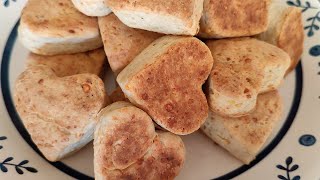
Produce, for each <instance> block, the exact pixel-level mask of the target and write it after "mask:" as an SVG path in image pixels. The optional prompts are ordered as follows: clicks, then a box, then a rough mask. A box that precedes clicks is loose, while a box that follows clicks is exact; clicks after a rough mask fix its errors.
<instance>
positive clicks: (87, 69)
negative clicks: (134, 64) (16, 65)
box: [27, 48, 106, 77]
mask: <svg viewBox="0 0 320 180" xmlns="http://www.w3.org/2000/svg"><path fill="white" fill-rule="evenodd" d="M105 59H106V58H105V54H104V51H103V49H102V48H100V49H97V50H93V51H88V52H85V53H77V54H69V55H55V56H42V55H37V54H33V53H30V54H29V56H28V58H27V66H28V67H30V66H35V65H46V66H49V67H50V68H51V69H53V70H54V72H55V74H56V75H57V76H59V77H63V76H71V75H75V74H83V73H90V74H95V75H98V76H99V75H100V74H102V70H103V66H104V64H105Z"/></svg>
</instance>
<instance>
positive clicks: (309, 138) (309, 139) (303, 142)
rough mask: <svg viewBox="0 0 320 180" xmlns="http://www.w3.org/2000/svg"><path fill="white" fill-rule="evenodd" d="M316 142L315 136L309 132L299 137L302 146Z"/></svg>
mask: <svg viewBox="0 0 320 180" xmlns="http://www.w3.org/2000/svg"><path fill="white" fill-rule="evenodd" d="M316 142H317V139H316V137H314V136H313V135H310V134H305V135H303V136H301V137H300V138H299V143H300V144H301V145H303V146H312V145H314V144H315V143H316Z"/></svg>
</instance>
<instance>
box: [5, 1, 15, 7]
mask: <svg viewBox="0 0 320 180" xmlns="http://www.w3.org/2000/svg"><path fill="white" fill-rule="evenodd" d="M11 1H13V2H16V1H17V0H11ZM3 5H4V6H5V7H8V6H9V5H10V0H3Z"/></svg>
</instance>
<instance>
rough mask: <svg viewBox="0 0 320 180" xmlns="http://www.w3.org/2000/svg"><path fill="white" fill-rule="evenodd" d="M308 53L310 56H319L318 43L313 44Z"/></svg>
mask: <svg viewBox="0 0 320 180" xmlns="http://www.w3.org/2000/svg"><path fill="white" fill-rule="evenodd" d="M309 54H310V55H311V56H320V45H315V46H313V47H312V48H311V49H310V51H309Z"/></svg>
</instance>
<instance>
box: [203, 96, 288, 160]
mask: <svg viewBox="0 0 320 180" xmlns="http://www.w3.org/2000/svg"><path fill="white" fill-rule="evenodd" d="M282 106H283V105H282V101H281V98H280V95H279V93H278V92H277V91H272V92H269V93H265V94H261V95H259V96H258V100H257V107H256V109H255V111H253V112H252V113H250V114H249V115H246V116H243V117H239V118H228V117H222V116H219V115H217V114H215V113H210V115H209V118H208V119H207V121H206V122H205V123H204V124H203V125H202V127H201V130H202V131H203V132H204V133H205V134H206V135H207V136H208V137H209V138H211V139H212V140H213V141H214V142H216V143H218V144H219V145H220V146H221V147H223V148H225V149H226V150H227V151H229V152H230V153H231V154H232V155H234V156H235V157H236V158H238V159H239V160H241V161H242V162H244V163H245V164H249V163H250V162H251V161H252V160H254V159H255V157H256V155H257V154H258V153H259V152H260V151H261V148H262V147H263V145H264V144H265V142H266V140H267V138H268V137H269V136H270V134H271V133H272V130H273V127H274V126H275V124H276V123H278V121H279V120H280V118H281V114H282V111H283V107H282Z"/></svg>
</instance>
